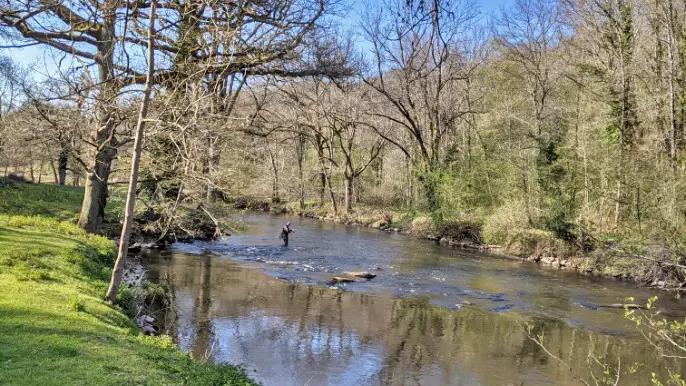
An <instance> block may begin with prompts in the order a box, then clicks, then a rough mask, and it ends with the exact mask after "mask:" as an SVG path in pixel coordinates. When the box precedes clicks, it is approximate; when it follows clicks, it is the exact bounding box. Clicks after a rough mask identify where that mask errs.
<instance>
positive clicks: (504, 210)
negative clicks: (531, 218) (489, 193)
mask: <svg viewBox="0 0 686 386" xmlns="http://www.w3.org/2000/svg"><path fill="white" fill-rule="evenodd" d="M528 227H529V224H528V221H527V214H526V207H525V204H524V202H523V201H521V200H515V201H510V202H507V203H505V205H503V206H501V207H499V208H497V209H496V210H495V211H494V212H493V214H491V215H490V216H488V217H486V220H485V221H484V225H483V229H482V233H481V236H482V238H483V241H484V242H486V243H488V244H501V245H507V243H508V242H509V239H510V237H511V236H512V234H513V233H516V232H519V231H521V230H523V229H527V228H528Z"/></svg>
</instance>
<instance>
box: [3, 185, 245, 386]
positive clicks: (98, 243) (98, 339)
mask: <svg viewBox="0 0 686 386" xmlns="http://www.w3.org/2000/svg"><path fill="white" fill-rule="evenodd" d="M17 185H19V186H21V184H17ZM31 188H32V189H29V191H31V194H29V195H27V196H17V195H16V193H11V194H7V193H2V194H1V196H2V197H3V199H5V200H7V199H8V197H9V198H10V199H11V200H12V202H15V203H17V202H19V203H22V205H21V207H22V208H25V209H26V210H27V212H29V213H43V214H44V213H46V209H47V207H48V206H49V205H50V202H49V201H48V198H47V196H44V197H46V198H45V202H44V203H40V204H37V203H23V201H25V200H26V199H30V198H35V197H39V196H40V195H37V194H38V193H37V192H39V191H42V192H43V193H45V192H46V191H47V190H44V189H45V188H46V187H42V186H41V187H36V186H31ZM20 189H21V191H26V190H24V189H22V188H21V187H20ZM54 192H55V193H56V194H55V195H54V197H56V198H57V201H58V202H61V204H60V205H58V206H60V207H61V209H60V210H58V211H55V212H52V213H56V214H57V216H56V217H58V218H63V217H60V216H59V214H68V213H70V212H71V213H74V211H73V207H72V208H70V204H69V203H68V202H67V200H66V198H65V197H69V196H73V197H75V196H77V195H78V192H77V191H76V190H75V189H72V188H62V187H57V188H56V189H55V190H54ZM41 194H42V193H41ZM5 202H6V201H5ZM75 206H78V204H75ZM17 211H18V210H17V209H16V208H14V209H13V210H12V211H11V213H17ZM66 218H69V216H68V215H67V216H66ZM114 253H115V248H114V244H113V243H112V242H111V241H109V240H107V239H105V238H102V237H99V236H94V235H88V234H86V233H85V232H83V231H82V230H81V229H79V228H78V227H76V226H75V225H73V224H71V223H68V222H60V221H58V220H57V219H56V218H46V217H39V216H20V215H6V214H3V215H0V331H1V333H0V385H249V384H253V383H252V382H251V381H250V380H249V379H248V378H247V377H246V376H245V375H244V374H243V372H242V371H241V370H239V369H237V368H235V367H233V366H228V365H211V364H206V363H200V362H197V361H194V360H193V359H191V358H190V357H189V356H187V355H185V354H184V353H182V352H181V351H180V350H179V349H178V348H176V346H175V345H174V344H173V343H172V342H171V339H170V338H169V337H146V336H143V335H141V334H140V333H139V332H138V330H137V328H136V327H135V326H134V325H133V323H132V322H131V320H130V319H129V318H128V317H126V315H125V314H124V312H123V311H122V310H121V309H120V308H119V307H117V306H112V305H111V304H108V303H106V302H104V301H102V300H101V298H102V295H103V294H104V292H105V289H106V288H107V284H108V280H109V275H110V272H111V268H110V267H111V266H112V263H113V260H114Z"/></svg>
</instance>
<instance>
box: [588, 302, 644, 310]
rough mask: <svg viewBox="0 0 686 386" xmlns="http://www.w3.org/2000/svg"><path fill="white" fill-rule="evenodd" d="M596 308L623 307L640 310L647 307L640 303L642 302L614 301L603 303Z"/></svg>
mask: <svg viewBox="0 0 686 386" xmlns="http://www.w3.org/2000/svg"><path fill="white" fill-rule="evenodd" d="M596 308H622V309H623V308H627V309H630V310H638V309H641V310H644V309H645V306H642V305H640V304H622V303H612V304H602V305H599V306H598V307H596Z"/></svg>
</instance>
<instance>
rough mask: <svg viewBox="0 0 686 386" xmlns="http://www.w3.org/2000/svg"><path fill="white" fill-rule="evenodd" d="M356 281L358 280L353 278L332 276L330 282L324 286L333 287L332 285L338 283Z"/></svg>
mask: <svg viewBox="0 0 686 386" xmlns="http://www.w3.org/2000/svg"><path fill="white" fill-rule="evenodd" d="M356 281H358V280H357V279H355V278H351V277H343V276H334V277H333V278H331V280H329V281H328V282H326V284H327V285H328V286H334V285H336V284H339V283H354V282H356Z"/></svg>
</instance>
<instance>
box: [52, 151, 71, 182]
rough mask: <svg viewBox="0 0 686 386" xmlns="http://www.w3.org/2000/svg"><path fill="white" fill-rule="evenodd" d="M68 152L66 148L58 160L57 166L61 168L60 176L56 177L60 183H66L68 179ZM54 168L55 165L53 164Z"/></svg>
mask: <svg viewBox="0 0 686 386" xmlns="http://www.w3.org/2000/svg"><path fill="white" fill-rule="evenodd" d="M68 160H69V157H68V154H67V152H66V151H65V150H62V151H61V152H60V155H59V158H58V160H57V167H58V169H59V177H58V178H55V181H56V182H57V184H58V185H64V184H65V183H66V181H67V165H68ZM53 168H54V166H53Z"/></svg>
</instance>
